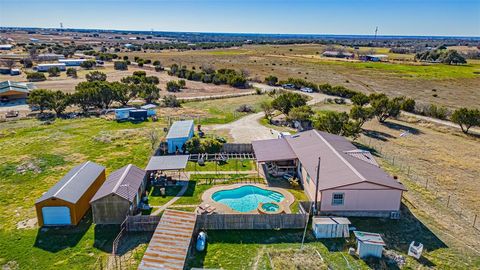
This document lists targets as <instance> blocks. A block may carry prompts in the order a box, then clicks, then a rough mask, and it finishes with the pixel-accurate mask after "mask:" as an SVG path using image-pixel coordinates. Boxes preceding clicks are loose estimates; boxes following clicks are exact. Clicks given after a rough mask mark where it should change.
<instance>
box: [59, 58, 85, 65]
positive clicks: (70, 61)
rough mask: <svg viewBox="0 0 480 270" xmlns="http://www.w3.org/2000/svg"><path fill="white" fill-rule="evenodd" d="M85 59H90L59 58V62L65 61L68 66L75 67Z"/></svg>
mask: <svg viewBox="0 0 480 270" xmlns="http://www.w3.org/2000/svg"><path fill="white" fill-rule="evenodd" d="M85 61H88V59H60V60H58V62H59V63H63V64H65V66H67V67H74V66H76V67H78V66H80V65H81V64H82V63H83V62H85Z"/></svg>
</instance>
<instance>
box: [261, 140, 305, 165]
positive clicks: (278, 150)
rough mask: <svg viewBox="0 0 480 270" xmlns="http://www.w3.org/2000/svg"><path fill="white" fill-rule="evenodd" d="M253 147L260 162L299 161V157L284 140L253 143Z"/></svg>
mask: <svg viewBox="0 0 480 270" xmlns="http://www.w3.org/2000/svg"><path fill="white" fill-rule="evenodd" d="M252 146H253V151H254V152H255V156H256V157H257V161H258V162H267V161H275V160H291V159H297V155H296V154H295V152H293V150H292V148H291V147H290V145H289V144H288V142H287V141H286V140H285V139H283V138H282V139H271V140H260V141H253V142H252Z"/></svg>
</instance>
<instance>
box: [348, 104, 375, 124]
mask: <svg viewBox="0 0 480 270" xmlns="http://www.w3.org/2000/svg"><path fill="white" fill-rule="evenodd" d="M350 118H352V119H354V120H355V121H357V122H358V124H359V126H360V127H362V126H363V124H365V122H367V121H368V120H370V119H372V118H373V110H372V108H366V107H362V106H360V105H354V106H353V107H352V109H350Z"/></svg>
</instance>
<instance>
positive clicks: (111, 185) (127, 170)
mask: <svg viewBox="0 0 480 270" xmlns="http://www.w3.org/2000/svg"><path fill="white" fill-rule="evenodd" d="M144 178H145V171H144V170H142V169H140V168H138V167H137V166H135V165H132V164H128V165H126V166H124V167H122V168H120V169H118V170H116V171H114V172H112V173H111V174H110V175H109V176H108V178H107V180H105V182H104V183H103V185H102V186H101V187H100V188H99V189H98V191H97V193H96V194H95V195H94V196H93V198H92V199H91V200H90V202H94V201H96V200H99V199H101V198H103V197H105V196H108V195H111V194H116V195H118V196H120V197H122V198H124V199H126V200H128V201H130V202H133V200H134V199H135V195H136V193H137V192H138V189H139V188H140V186H141V185H142V182H143V179H144Z"/></svg>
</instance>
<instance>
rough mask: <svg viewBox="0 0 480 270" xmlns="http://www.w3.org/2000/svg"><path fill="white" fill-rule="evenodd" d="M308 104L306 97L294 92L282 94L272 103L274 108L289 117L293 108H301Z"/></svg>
mask: <svg viewBox="0 0 480 270" xmlns="http://www.w3.org/2000/svg"><path fill="white" fill-rule="evenodd" d="M306 104H307V97H306V96H304V95H302V94H299V93H292V92H286V93H282V94H280V95H278V96H277V97H276V98H275V99H274V100H273V101H272V106H273V108H274V109H276V110H279V111H281V112H282V113H283V114H285V115H288V113H289V112H290V110H291V109H292V108H295V107H300V106H303V105H306Z"/></svg>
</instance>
